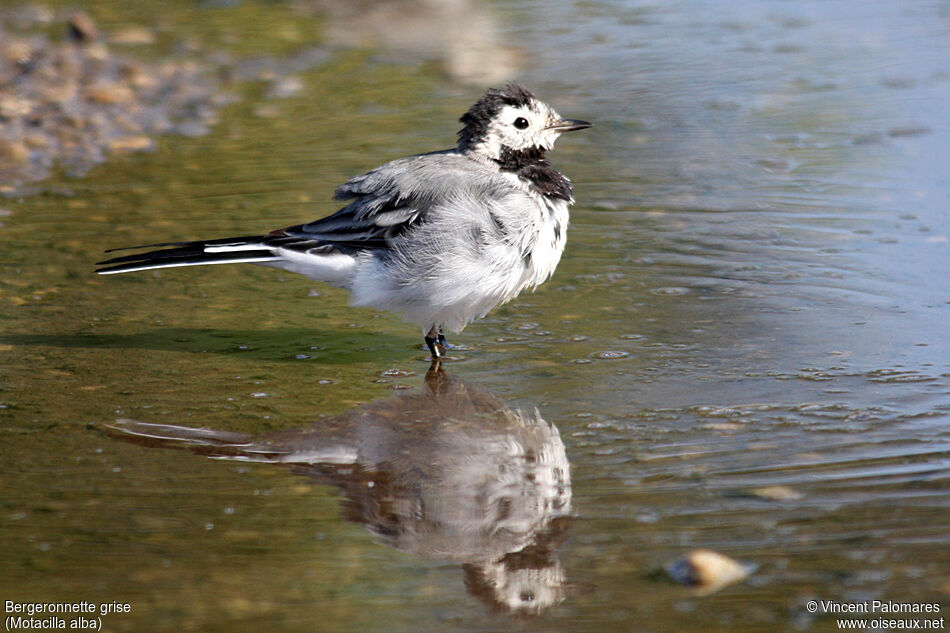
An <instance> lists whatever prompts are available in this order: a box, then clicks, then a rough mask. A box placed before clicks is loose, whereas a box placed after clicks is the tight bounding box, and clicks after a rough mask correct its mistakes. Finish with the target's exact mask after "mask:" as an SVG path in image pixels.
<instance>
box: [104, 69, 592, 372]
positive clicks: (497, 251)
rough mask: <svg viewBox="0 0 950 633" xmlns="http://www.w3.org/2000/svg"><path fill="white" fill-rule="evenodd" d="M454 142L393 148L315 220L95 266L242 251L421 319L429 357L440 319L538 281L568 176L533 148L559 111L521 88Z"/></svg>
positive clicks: (551, 133) (187, 261)
mask: <svg viewBox="0 0 950 633" xmlns="http://www.w3.org/2000/svg"><path fill="white" fill-rule="evenodd" d="M459 120H460V121H461V122H462V123H463V124H464V125H465V127H463V128H462V129H461V131H459V142H458V146H457V147H455V148H454V149H450V150H444V151H440V152H432V153H429V154H420V155H418V156H409V157H407V158H400V159H397V160H394V161H392V162H390V163H386V164H385V165H382V166H381V167H377V168H376V169H374V170H372V171H370V172H368V173H365V174H363V175H362V176H356V177H355V178H351V179H350V180H348V181H347V182H345V183H344V184H342V185H340V186H339V187H338V188H337V190H336V195H335V197H336V198H337V199H339V200H352V201H351V202H350V203H349V204H347V205H346V206H345V207H343V208H342V209H340V210H339V211H337V212H336V213H334V214H333V215H330V216H328V217H325V218H322V219H320V220H315V221H313V222H310V223H308V224H299V225H297V226H291V227H287V228H284V229H277V230H275V231H271V232H270V233H269V234H268V235H255V236H250V237H228V238H224V239H215V240H202V241H195V242H169V243H164V244H150V245H147V246H144V247H132V248H147V247H158V246H161V247H173V248H163V249H162V250H156V251H148V252H144V253H138V254H135V255H126V256H123V257H115V258H113V259H109V260H107V261H104V262H100V264H99V265H101V266H104V268H100V269H99V270H98V271H97V272H99V273H102V274H112V273H124V272H131V271H135V270H148V269H150V268H167V267H173V266H194V265H202V264H230V263H238V262H252V263H255V264H263V265H265V266H273V267H275V268H282V269H284V270H289V271H292V272H295V273H300V274H302V275H306V276H307V277H310V278H311V279H316V280H319V281H323V282H327V283H329V284H332V285H334V286H339V287H342V288H346V289H347V290H349V291H350V303H351V304H352V305H355V306H365V307H370V308H376V309H381V310H392V311H395V312H398V313H400V314H402V315H403V316H405V317H406V319H407V320H408V321H410V322H413V323H418V324H419V325H421V326H422V331H423V333H424V335H425V342H426V345H427V346H428V347H429V351H431V352H432V358H433V360H434V361H437V360H439V359H440V358H441V357H442V356H444V354H445V346H446V342H445V336H444V335H443V328H445V329H447V330H450V331H452V332H459V331H461V330H462V328H464V327H465V326H466V325H467V324H468V323H470V322H471V321H472V320H473V319H475V318H479V317H482V316H484V315H485V314H487V313H488V311H489V310H491V309H492V308H494V307H495V306H497V305H499V304H502V303H505V302H507V301H510V300H512V299H514V298H515V297H516V296H518V294H519V293H520V292H521V291H522V290H524V289H525V288H534V287H536V286H538V284H540V283H541V282H543V281H545V280H546V279H548V277H550V276H551V274H552V273H553V272H554V268H555V266H557V263H558V261H559V260H560V259H561V253H562V252H563V251H564V243H565V240H566V237H567V236H566V231H567V223H568V210H567V209H568V206H569V205H570V204H571V203H573V202H574V197H573V194H572V190H571V183H570V181H569V180H568V179H567V177H565V176H564V175H563V174H561V172H559V171H557V170H556V169H555V168H554V167H552V166H551V164H550V163H549V162H548V161H547V159H546V158H545V152H547V151H548V150H550V149H551V148H552V147H553V146H554V141H555V140H556V139H557V138H558V136H559V135H560V134H561V133H562V132H568V131H571V130H580V129H583V128H586V127H590V125H591V124H590V123H588V122H587V121H580V120H578V119H563V118H561V117H560V116H559V115H558V114H557V112H555V111H554V109H553V108H551V107H550V106H549V105H547V104H545V103H543V102H542V101H540V100H538V99H537V98H536V97H535V96H534V95H533V94H532V93H531V92H529V91H528V90H526V89H525V88H523V87H521V86H518V85H515V84H508V85H507V86H505V87H504V88H503V89H491V90H489V91H488V92H486V93H485V95H484V96H483V97H482V98H481V99H479V100H478V102H477V103H475V105H473V106H472V107H471V109H470V110H469V111H468V112H466V113H465V114H464V115H463V116H462V118H461V119H459Z"/></svg>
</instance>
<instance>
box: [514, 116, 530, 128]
mask: <svg viewBox="0 0 950 633" xmlns="http://www.w3.org/2000/svg"><path fill="white" fill-rule="evenodd" d="M515 127H516V128H518V129H519V130H523V129H525V128H526V127H528V119H526V118H524V117H523V116H520V117H518V118H517V119H515Z"/></svg>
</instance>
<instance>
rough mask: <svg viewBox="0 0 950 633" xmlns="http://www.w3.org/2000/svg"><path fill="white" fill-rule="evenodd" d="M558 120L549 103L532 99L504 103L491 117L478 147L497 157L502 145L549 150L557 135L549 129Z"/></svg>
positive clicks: (516, 148) (517, 148)
mask: <svg viewBox="0 0 950 633" xmlns="http://www.w3.org/2000/svg"><path fill="white" fill-rule="evenodd" d="M559 119H560V116H558V113H557V112H555V111H554V110H553V109H552V108H551V107H550V106H548V105H546V104H544V103H542V102H540V101H532V102H531V103H529V104H528V105H524V106H510V105H507V106H504V107H503V108H502V109H501V110H499V111H498V114H496V115H495V117H494V118H493V119H492V121H491V124H490V125H489V127H488V132H487V134H486V135H485V138H484V140H483V141H482V142H481V143H479V150H481V151H482V152H483V153H485V154H487V155H488V156H490V157H491V158H495V159H497V158H499V157H500V156H501V150H502V148H503V147H507V148H509V149H513V150H520V149H528V148H531V147H538V148H541V149H543V150H549V149H551V148H552V147H554V141H556V140H557V137H558V136H560V132H559V131H557V130H553V129H549V128H550V126H551V125H552V124H554V123H555V122H556V121H558V120H559Z"/></svg>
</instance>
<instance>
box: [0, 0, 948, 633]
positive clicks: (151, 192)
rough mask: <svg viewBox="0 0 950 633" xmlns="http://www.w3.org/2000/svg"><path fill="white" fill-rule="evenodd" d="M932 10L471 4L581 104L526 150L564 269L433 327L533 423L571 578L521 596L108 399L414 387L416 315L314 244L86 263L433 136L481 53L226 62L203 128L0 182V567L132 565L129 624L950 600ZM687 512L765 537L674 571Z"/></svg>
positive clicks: (102, 574)
mask: <svg viewBox="0 0 950 633" xmlns="http://www.w3.org/2000/svg"><path fill="white" fill-rule="evenodd" d="M91 6H92V7H93V9H94V8H95V6H96V3H91ZM267 6H270V5H267ZM103 7H104V8H103V11H107V10H108V11H109V13H108V14H109V15H115V14H114V13H113V12H112V11H113V10H112V9H110V8H108V6H107V5H105V4H103ZM247 7H251V8H252V9H253V8H256V7H258V5H255V4H252V3H249V4H248V5H246V7H245V9H243V10H244V11H247V10H250V9H248V8H247ZM93 9H91V10H93ZM946 9H947V8H946V6H945V5H944V4H943V3H941V2H936V1H923V0H922V1H920V2H910V3H906V2H905V3H891V2H870V3H868V2H865V3H860V5H858V4H853V5H847V4H841V3H823V2H817V1H815V2H799V3H794V4H792V3H787V2H780V1H774V2H759V3H752V2H740V3H728V4H725V3H703V2H688V1H685V0H684V1H676V2H666V3H662V4H650V3H640V2H576V3H573V2H560V3H554V4H551V3H543V4H542V3H538V2H529V1H524V2H522V1H513V2H499V3H495V4H492V5H491V10H490V12H488V13H487V15H488V18H487V19H488V22H489V23H490V24H492V25H493V28H494V29H496V30H495V31H494V35H493V37H498V38H500V40H501V41H503V42H506V43H510V45H511V47H512V49H513V50H515V51H517V54H516V55H514V54H513V55H512V56H505V57H504V59H505V60H507V62H506V63H513V62H512V60H517V63H518V64H519V67H518V70H516V71H515V70H512V74H513V75H514V76H515V77H516V78H517V79H518V80H520V81H522V82H523V83H525V84H526V85H529V86H530V87H531V88H532V89H533V90H534V91H536V92H537V93H538V94H539V95H541V96H542V97H544V98H546V99H547V100H549V101H550V102H552V103H553V104H554V106H555V107H556V108H557V109H558V111H559V112H561V113H562V114H564V115H565V116H575V117H579V118H584V119H589V120H592V121H595V123H596V127H594V128H592V129H591V130H588V131H585V132H583V133H578V134H577V135H574V136H571V137H570V138H567V137H565V138H563V139H562V140H561V141H560V142H559V145H558V147H557V149H556V152H555V153H554V154H552V160H553V161H554V162H555V164H556V165H557V166H558V167H560V168H561V169H563V170H564V171H565V172H566V173H567V174H568V175H569V176H570V177H571V178H572V180H573V181H574V183H575V195H576V197H577V200H578V203H577V205H576V207H575V210H574V212H573V214H572V228H571V232H570V238H569V243H568V249H567V252H566V254H565V257H564V260H563V261H562V263H561V265H560V267H559V268H558V271H557V273H556V275H555V277H554V278H553V279H552V280H551V281H550V282H548V283H547V284H546V285H544V286H542V287H541V288H540V289H539V290H538V291H537V292H536V293H534V294H529V295H525V296H523V297H521V298H519V299H518V300H516V301H514V302H512V303H511V304H509V305H508V306H505V307H503V308H501V309H498V310H496V311H495V312H493V313H492V314H491V315H489V317H488V318H486V319H484V320H482V321H479V322H477V323H475V324H473V325H472V326H470V327H469V328H468V329H466V330H465V331H464V332H463V333H462V334H460V335H457V336H456V337H455V338H454V342H457V343H459V344H460V345H461V347H459V348H457V349H456V350H455V351H454V355H455V356H456V360H455V361H453V362H451V363H449V365H448V371H449V373H450V375H451V376H452V377H453V378H458V379H460V380H463V381H465V383H467V384H472V385H475V386H476V388H477V389H480V390H484V391H486V392H487V393H489V394H493V396H492V397H495V398H497V399H499V401H500V402H503V403H504V405H505V406H506V407H508V408H510V409H511V410H520V411H525V412H529V413H532V412H534V410H535V408H537V410H538V412H539V415H540V416H541V417H542V418H543V420H545V421H546V422H547V423H549V424H551V425H553V426H554V427H555V428H556V429H558V430H559V433H560V437H561V439H562V440H563V445H564V451H565V456H566V459H567V460H568V462H569V464H570V468H569V471H570V484H571V491H572V498H571V504H570V510H571V516H572V517H573V518H572V520H570V522H569V524H567V525H565V526H564V527H563V531H562V532H559V533H558V535H557V539H556V541H557V543H556V548H555V549H556V552H555V554H556V558H557V561H558V563H557V565H558V568H559V570H560V573H562V574H563V578H562V579H561V581H560V585H561V586H562V587H563V591H562V592H559V595H558V599H557V600H554V601H552V602H551V603H550V604H546V605H545V607H544V608H543V609H539V608H535V607H529V608H528V609H527V610H528V611H530V612H535V611H538V610H540V611H541V613H540V614H539V615H534V616H531V617H528V618H526V617H525V616H523V615H522V616H517V615H513V614H512V613H510V612H509V611H507V610H506V609H503V608H499V607H498V606H497V605H494V606H493V605H492V604H491V603H490V602H486V601H485V600H484V599H483V598H480V597H479V596H480V595H481V594H479V593H478V592H477V591H473V590H472V586H471V585H472V582H471V581H469V582H468V583H467V582H466V575H465V572H464V571H463V564H464V563H461V562H459V561H458V560H452V559H451V557H441V558H440V557H428V556H423V555H420V554H419V552H414V551H408V550H407V549H406V548H403V549H400V548H399V547H395V546H393V544H392V542H389V541H387V539H386V538H385V537H380V535H379V534H378V533H377V534H374V533H373V530H371V529H367V525H366V523H365V522H362V523H361V522H359V521H353V520H347V518H348V515H347V507H348V504H349V503H351V502H352V495H351V494H348V493H347V492H346V490H344V489H343V488H341V486H340V485H339V484H334V483H332V482H331V483H327V482H326V481H323V482H321V481H315V480H314V479H312V478H306V477H302V476H301V475H300V474H299V473H295V472H294V471H293V470H292V469H287V468H282V467H278V466H275V465H273V464H262V463H237V462H233V461H221V460H210V459H206V458H205V457H202V456H199V455H194V454H191V453H188V452H185V451H169V450H156V449H155V448H154V447H144V446H140V445H136V444H131V443H126V442H120V441H117V440H116V439H114V438H113V437H112V436H110V435H108V434H106V433H104V432H102V431H101V428H102V427H101V425H102V424H103V423H110V422H114V421H115V420H116V419H117V418H131V419H134V420H138V421H141V422H146V423H154V424H168V425H175V426H185V427H206V428H211V429H216V430H219V431H228V432H237V433H247V434H251V435H255V436H259V435H266V434H273V433H278V432H282V431H291V430H293V429H300V428H305V427H308V426H309V425H312V424H313V423H314V422H318V423H319V421H320V420H326V419H329V418H327V417H321V416H335V415H340V414H343V415H344V416H345V415H350V414H351V412H353V411H356V410H359V409H358V408H359V407H360V406H365V405H366V404H367V403H374V402H377V403H380V402H387V401H389V400H390V399H391V398H393V397H396V396H398V395H399V393H400V392H401V391H402V390H403V389H404V388H411V389H417V390H418V389H422V388H423V382H424V373H425V370H426V367H427V363H426V361H425V353H424V351H423V349H422V347H421V345H420V343H421V341H420V337H419V333H418V332H417V331H416V328H414V327H413V326H410V325H406V324H402V323H400V322H399V321H398V320H397V319H396V318H395V317H392V316H390V315H387V314H377V313H373V312H369V311H365V310H357V309H351V308H348V307H346V298H345V296H344V295H343V294H342V293H340V292H339V291H336V290H334V289H330V288H327V287H325V286H321V285H319V284H317V283H314V282H310V281H308V280H306V279H302V278H297V277H294V276H292V275H290V274H285V273H281V272H277V271H273V270H269V269H263V268H256V267H252V266H246V267H240V266H238V267H209V268H207V269H183V270H174V271H160V272H154V273H144V274H140V275H131V276H123V277H120V278H115V277H111V278H97V277H94V276H92V275H91V274H90V271H91V268H92V264H93V262H94V261H96V260H97V259H98V258H99V257H100V256H99V253H101V252H102V250H104V249H106V248H109V247H114V246H121V245H126V244H136V243H146V242H153V241H165V240H178V239H189V238H195V237H213V236H226V235H240V234H246V233H247V232H248V231H265V230H269V229H271V228H274V227H277V226H282V225H289V224H294V223H298V222H300V221H304V220H307V219H309V218H313V217H316V216H319V215H322V214H325V213H329V212H331V211H332V210H334V208H335V207H334V206H333V204H332V202H331V201H330V196H331V194H332V190H333V188H334V187H335V185H336V184H338V183H340V182H342V181H343V180H344V179H346V178H347V177H349V176H350V175H353V174H355V173H359V172H361V171H363V170H366V169H369V168H371V167H374V166H375V165H377V164H379V163H380V162H382V161H384V160H388V159H391V158H395V157H398V156H401V155H405V154H410V153H415V152H422V151H428V150H431V149H436V148H441V147H446V146H448V145H450V144H451V143H452V142H453V140H454V133H455V131H456V128H457V127H458V124H456V123H455V119H456V118H457V117H458V116H459V115H460V114H461V113H462V112H463V111H464V110H465V109H466V108H467V107H468V105H470V102H471V101H472V100H473V99H474V98H475V97H477V95H478V94H480V92H481V90H482V89H483V88H484V86H483V85H477V86H473V85H471V84H467V83H465V82H466V81H467V79H466V77H464V76H459V75H453V74H452V73H451V72H450V71H451V68H452V67H453V66H452V65H451V64H446V63H444V59H446V58H447V56H449V55H456V54H457V52H445V51H440V50H436V51H434V52H433V51H431V50H427V51H418V50H412V47H407V46H404V45H396V44H392V46H393V48H386V47H385V46H381V47H376V48H372V49H356V50H352V49H339V50H337V49H334V51H333V53H332V55H331V56H330V57H329V58H328V61H327V62H326V63H325V64H323V65H321V66H319V67H317V68H314V69H312V70H309V71H306V72H304V73H302V75H301V77H302V79H303V81H304V85H305V89H304V91H303V92H302V93H301V94H300V95H298V96H295V97H291V98H289V99H285V100H279V101H275V100H264V98H263V96H262V95H261V94H260V91H258V90H256V89H255V87H254V86H253V85H251V86H245V87H244V88H242V90H244V91H245V92H243V93H242V96H243V97H244V99H243V100H242V101H241V102H239V103H236V104H235V105H232V106H229V107H228V108H227V109H225V110H223V111H222V113H221V123H220V124H219V125H218V126H217V127H215V128H214V129H213V130H212V132H211V134H209V135H208V136H204V137H199V138H179V137H165V138H162V139H161V140H160V148H159V149H158V151H156V152H154V153H150V154H140V155H134V156H132V157H128V158H120V159H116V160H113V161H111V162H109V163H107V164H105V165H103V166H101V167H100V168H97V169H96V170H94V171H93V173H92V174H91V175H90V176H89V177H87V178H84V179H82V180H70V179H63V180H62V181H56V182H52V183H47V184H48V185H50V186H51V187H63V186H66V187H68V188H69V190H70V191H71V193H70V195H58V194H56V193H53V194H50V195H41V196H34V197H30V198H26V199H23V200H6V201H3V202H2V203H0V208H3V209H4V210H6V211H9V216H7V217H4V218H3V219H2V220H3V223H4V226H3V227H2V228H0V231H2V233H0V235H2V238H3V241H2V243H0V249H2V253H3V257H2V261H3V265H4V273H5V274H4V275H3V281H2V282H0V283H2V286H0V287H2V299H0V301H2V306H3V307H2V311H3V312H2V314H3V318H4V322H5V324H6V327H5V328H4V332H3V333H2V334H0V345H2V347H0V350H2V351H0V354H2V357H3V361H2V363H3V365H2V373H3V380H2V383H0V403H2V406H3V408H2V409H0V415H2V419H3V422H2V427H0V428H2V434H3V441H2V443H0V455H2V460H3V461H2V463H3V465H4V466H3V479H2V482H3V483H2V497H0V501H2V508H0V510H2V515H0V534H2V539H0V543H2V544H3V545H2V547H3V551H2V555H3V559H4V560H5V561H6V563H5V565H4V566H3V571H2V572H0V587H2V588H3V590H4V591H3V593H4V598H5V599H7V598H9V599H17V600H33V601H67V600H76V599H90V600H94V601H108V600H120V601H125V602H129V603H130V604H131V605H132V613H131V614H128V615H115V616H109V617H108V619H107V620H106V622H107V623H108V625H109V626H111V627H113V629H114V630H130V631H131V630H136V631H143V630H170V629H178V630H202V631H215V630H229V631H230V630H259V629H267V630H275V631H298V630H300V631H302V630H307V631H312V630H326V631H353V630H365V631H392V630H412V631H428V630H432V631H436V630H437V631H496V630H550V631H562V630H563V631H614V630H616V631H629V630H643V631H687V630H695V629H696V628H697V627H700V626H702V627H703V629H704V630H710V631H801V630H805V631H833V630H837V627H836V626H835V623H834V620H833V619H832V618H831V617H830V616H823V615H821V614H818V615H813V614H810V613H809V612H808V611H807V610H806V609H805V604H806V603H807V601H808V600H811V599H821V600H832V599H834V600H841V601H861V600H866V599H867V600H872V599H881V600H896V601H902V602H923V601H932V602H941V603H943V604H944V605H946V603H947V596H948V586H947V579H948V576H947V572H948V569H950V560H948V556H947V551H948V549H947V547H946V544H947V539H948V537H950V519H948V517H950V514H948V505H950V486H948V473H950V433H948V431H947V428H948V425H947V421H948V416H950V360H948V337H947V327H946V323H947V321H948V310H950V306H948V304H950V288H948V285H947V282H946V271H947V270H948V269H950V254H948V246H950V226H948V221H947V214H946V209H947V204H948V202H950V181H948V178H947V164H948V155H947V149H946V148H947V147H950V120H948V118H947V116H946V113H945V104H946V103H948V101H950V74H948V69H947V65H946V61H947V53H948V51H947V46H946V42H947V36H948V32H950V22H948V20H950V14H948V13H947V10H946ZM138 11H145V12H146V13H145V14H144V15H146V16H147V15H148V14H147V9H142V8H140V9H138ZM202 11H205V12H208V13H209V14H212V15H215V16H219V17H218V18H216V19H218V20H221V22H216V24H222V25H223V26H222V27H221V28H222V29H223V30H224V31H227V29H228V28H232V27H233V25H231V26H229V24H228V20H233V22H234V23H244V24H246V20H243V21H242V18H241V17H240V16H242V15H243V14H241V13H240V12H237V13H234V9H233V8H228V7H223V8H221V7H212V6H208V7H203V8H202ZM218 11H220V12H222V13H215V12H218ZM222 15H223V16H224V17H223V18H221V17H220V16H222ZM255 15H258V19H260V20H264V19H266V15H267V14H266V12H264V11H262V12H261V13H260V14H255ZM228 16H230V17H228ZM111 19H112V20H116V21H121V19H122V18H120V17H113V18H111ZM129 19H138V20H142V19H144V18H142V17H140V14H136V15H133V17H132V18H129ZM301 19H302V18H301ZM307 19H310V18H307ZM281 20H282V23H284V24H286V21H287V18H286V16H285V15H284V16H283V17H281ZM397 26H400V25H398V24H394V28H396V27H397ZM327 28H330V27H327ZM407 28H410V31H411V28H415V27H407ZM486 28H487V27H486ZM199 36H200V37H207V38H209V39H210V38H212V34H208V33H200V34H199ZM261 37H264V38H265V39H266V34H264V35H261ZM225 39H227V38H225ZM305 43H307V44H318V43H319V42H301V45H302V44H305ZM383 44H386V43H385V42H384V43H383ZM390 44H391V43H390ZM267 49H268V47H266V46H262V47H261V49H260V50H257V51H247V53H248V54H251V55H253V54H264V53H272V52H274V51H275V50H277V51H280V50H281V47H275V48H270V49H269V50H267ZM440 56H442V57H440ZM433 59H435V60H436V61H435V62H433V61H432V60H433ZM439 59H443V63H439V62H438V60H439ZM504 68H505V69H508V68H509V67H508V66H505V67H504ZM262 103H264V104H265V105H266V106H267V108H264V109H261V107H260V106H261V104H262ZM275 115H276V116H275ZM53 191H54V192H55V191H62V189H61V188H54V189H53ZM776 487H780V488H776ZM763 488H766V489H770V490H771V492H768V491H767V492H766V493H763V492H762V490H761V489H763ZM776 489H777V490H778V491H779V493H778V494H776V493H775V490H776ZM349 518H350V519H352V516H350V517H349ZM700 547H702V548H710V549H714V550H716V551H719V552H722V553H724V554H728V555H730V556H732V557H734V558H736V559H738V560H740V561H742V562H746V563H748V564H750V565H752V566H754V567H755V571H754V573H753V574H752V575H751V576H750V578H749V579H748V580H747V581H745V582H744V583H742V584H737V585H733V586H731V587H728V588H726V589H724V590H722V591H720V592H718V593H716V594H714V595H710V596H705V597H700V596H697V595H695V594H694V593H692V592H691V591H690V590H689V589H687V588H684V587H681V586H678V585H676V584H674V583H672V582H671V581H670V580H668V579H667V578H666V576H665V573H664V572H663V571H662V568H663V566H664V565H665V564H666V563H667V562H668V561H670V560H671V559H673V558H675V557H676V556H679V555H680V554H682V553H684V552H687V551H689V550H692V549H695V548H700ZM476 584H477V583H476ZM945 611H946V608H945V609H944V612H945Z"/></svg>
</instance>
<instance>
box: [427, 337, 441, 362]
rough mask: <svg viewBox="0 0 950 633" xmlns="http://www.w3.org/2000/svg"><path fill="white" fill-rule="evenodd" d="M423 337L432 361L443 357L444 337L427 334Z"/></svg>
mask: <svg viewBox="0 0 950 633" xmlns="http://www.w3.org/2000/svg"><path fill="white" fill-rule="evenodd" d="M425 339H426V347H428V348H429V353H431V354H432V360H433V361H435V360H441V359H443V358H445V337H439V336H427V337H425Z"/></svg>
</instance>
